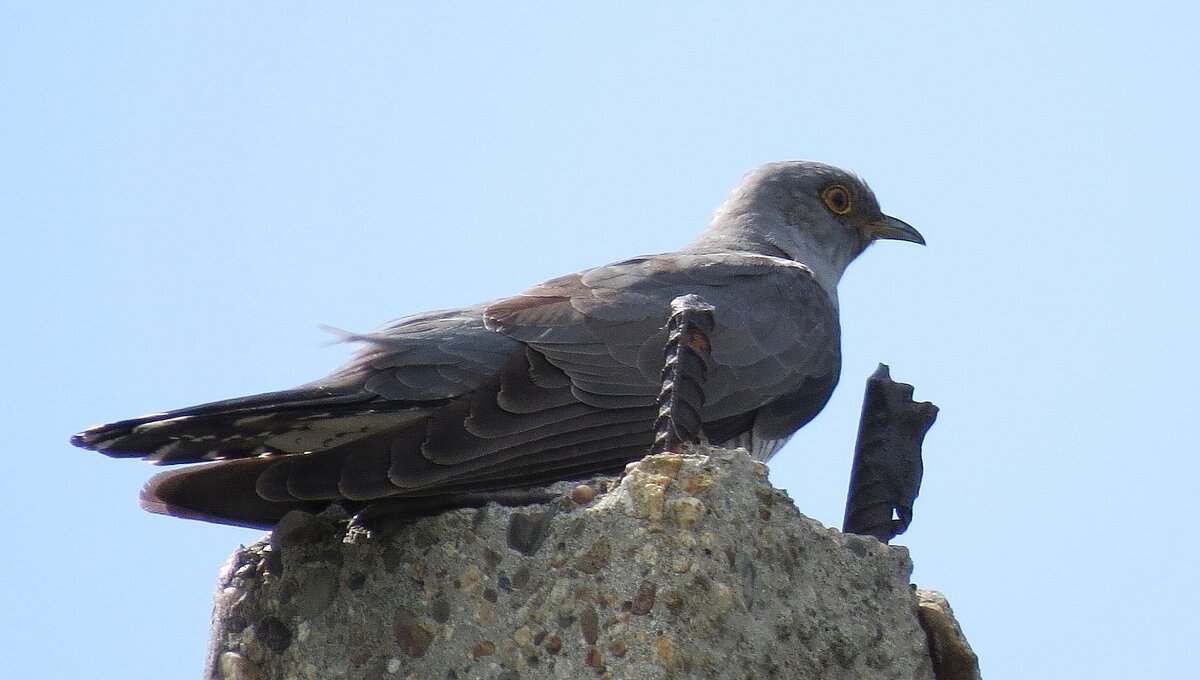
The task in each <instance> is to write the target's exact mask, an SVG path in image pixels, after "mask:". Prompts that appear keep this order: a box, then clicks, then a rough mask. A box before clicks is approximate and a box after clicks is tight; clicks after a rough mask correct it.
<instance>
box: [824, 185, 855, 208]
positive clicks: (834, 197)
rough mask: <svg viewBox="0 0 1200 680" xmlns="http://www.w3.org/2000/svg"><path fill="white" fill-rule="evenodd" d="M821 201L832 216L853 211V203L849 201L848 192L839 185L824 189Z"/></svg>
mask: <svg viewBox="0 0 1200 680" xmlns="http://www.w3.org/2000/svg"><path fill="white" fill-rule="evenodd" d="M821 200H822V201H824V202H825V207H826V208H829V212H831V213H833V214H834V215H845V214H847V213H849V212H850V211H851V210H853V209H854V201H852V200H851V199H850V191H849V190H848V189H846V187H844V186H842V185H841V184H834V185H833V186H829V187H826V188H825V189H824V190H823V191H822V192H821Z"/></svg>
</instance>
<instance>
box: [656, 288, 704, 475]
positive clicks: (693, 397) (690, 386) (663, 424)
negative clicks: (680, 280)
mask: <svg viewBox="0 0 1200 680" xmlns="http://www.w3.org/2000/svg"><path fill="white" fill-rule="evenodd" d="M713 325H714V319H713V306H712V305H710V304H708V303H707V302H705V301H704V299H703V298H701V297H700V296H699V295H680V296H679V297H677V298H675V299H674V300H672V301H671V318H670V320H669V321H668V322H667V344H666V348H665V349H664V352H663V354H664V358H663V370H662V390H661V391H660V392H659V395H658V418H657V419H656V420H655V421H654V443H653V444H652V445H651V446H650V453H662V452H664V451H671V450H673V449H675V448H677V447H678V446H679V445H680V444H684V443H699V442H701V441H703V440H704V430H703V424H702V423H701V422H700V407H701V406H703V405H704V380H705V378H706V377H707V376H708V361H709V357H710V356H711V355H712V345H711V344H710V342H709V334H710V333H712V329H713Z"/></svg>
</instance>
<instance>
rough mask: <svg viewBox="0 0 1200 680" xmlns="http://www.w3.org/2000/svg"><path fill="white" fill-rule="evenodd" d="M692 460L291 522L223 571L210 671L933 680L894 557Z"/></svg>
mask: <svg viewBox="0 0 1200 680" xmlns="http://www.w3.org/2000/svg"><path fill="white" fill-rule="evenodd" d="M694 451H696V453H691V454H674V453H667V454H661V455H655V456H649V457H647V458H646V459H644V460H642V461H641V462H639V463H635V464H631V465H630V466H629V467H628V468H627V470H626V472H625V474H624V475H623V476H621V477H619V478H616V479H614V480H609V481H608V482H607V483H604V482H594V483H592V484H591V485H583V486H577V485H576V484H566V483H562V484H559V485H556V487H553V488H556V489H557V490H559V491H560V492H561V496H560V497H559V498H558V499H557V500H555V501H553V502H551V503H548V504H544V505H532V506H525V507H515V508H514V507H503V506H499V505H495V504H491V505H488V506H486V507H483V508H471V509H461V510H453V511H449V512H445V513H442V514H440V515H436V516H431V517H424V518H420V519H416V520H411V521H405V522H402V523H397V524H396V525H394V526H390V527H383V528H376V529H373V530H372V531H369V532H368V531H364V530H361V529H356V528H354V527H350V528H349V529H347V528H346V526H345V525H344V524H340V523H337V522H335V521H331V520H330V519H329V518H326V517H323V516H312V515H299V514H296V515H295V516H289V517H288V518H287V519H286V520H285V521H284V522H283V523H282V524H281V525H280V527H279V528H277V529H276V531H275V532H274V533H273V534H272V536H271V537H269V538H268V539H264V540H262V541H260V542H258V543H256V544H254V545H251V546H249V547H246V548H243V549H241V550H239V551H238V552H236V553H235V554H234V555H233V556H232V557H231V558H230V561H229V563H228V564H227V565H226V566H225V568H224V570H223V571H222V574H221V579H220V585H219V587H218V591H217V596H216V603H215V609H214V615H213V630H212V640H211V643H210V644H211V648H210V654H209V668H208V671H207V673H208V677H210V678H222V679H224V680H235V679H236V680H251V679H253V680H268V679H275V678H411V679H414V680H415V679H418V678H422V679H430V680H445V679H452V678H461V679H464V680H465V679H467V678H502V679H505V680H517V679H518V678H520V679H527V680H528V679H540V678H588V677H599V678H639V679H640V678H651V679H652V678H906V679H912V678H931V679H932V678H934V667H933V663H932V661H931V657H930V653H929V643H928V642H927V635H926V632H925V631H924V630H923V629H922V627H921V624H920V623H919V621H918V616H917V601H916V597H915V595H914V591H913V589H912V588H911V586H910V584H909V580H908V578H909V574H910V572H911V569H912V564H911V562H910V561H909V557H908V552H907V551H906V550H905V549H904V548H902V547H889V546H886V545H883V544H882V543H880V542H879V541H877V540H875V539H874V538H868V537H862V536H855V535H848V534H842V533H840V532H837V531H835V530H831V529H826V528H824V527H822V526H821V525H820V524H818V523H816V522H814V521H812V520H810V519H808V518H806V517H804V516H803V515H801V514H800V513H799V512H797V510H796V508H795V506H794V505H793V504H792V502H791V500H790V499H789V498H788V497H787V495H786V494H785V493H784V492H782V491H779V490H777V489H774V488H772V487H771V486H770V484H768V483H767V480H766V467H765V466H764V465H762V464H761V463H756V462H753V461H751V460H750V458H749V457H748V456H747V455H746V454H745V452H743V451H727V450H721V449H709V448H697V449H694ZM606 484H610V485H611V486H612V488H611V489H606V488H605V485H606ZM946 611H948V609H947V610H946ZM960 637H961V635H960ZM964 644H965V641H964ZM968 649H969V647H968Z"/></svg>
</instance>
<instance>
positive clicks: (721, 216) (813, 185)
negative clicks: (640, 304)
mask: <svg viewBox="0 0 1200 680" xmlns="http://www.w3.org/2000/svg"><path fill="white" fill-rule="evenodd" d="M880 239H891V240H897V241H910V242H912V243H920V244H922V245H924V243H925V239H924V238H923V237H922V236H921V234H920V233H919V232H918V231H917V230H916V229H914V228H912V227H911V226H909V225H908V224H905V223H904V222H902V221H900V220H898V219H896V218H894V217H889V216H888V215H885V214H883V212H882V211H881V210H880V208H879V201H878V200H876V199H875V194H874V193H873V192H872V191H871V189H870V188H868V187H867V185H866V184H865V183H863V181H862V180H860V179H859V178H858V177H855V176H854V175H853V174H851V173H849V172H846V171H845V170H842V169H840V168H835V167H833V166H831V165H825V164H823V163H814V162H811V161H785V162H780V163H768V164H766V165H763V166H760V167H758V168H756V169H754V170H753V171H751V172H750V173H749V174H747V175H746V176H745V177H744V178H743V179H742V181H741V182H740V183H739V184H738V185H737V186H736V187H734V189H733V191H732V192H731V193H730V195H729V198H727V199H726V200H725V202H724V203H723V204H722V205H721V207H720V208H718V210H717V212H716V215H714V216H713V220H712V222H711V223H710V224H709V226H708V229H706V230H705V232H704V234H702V235H701V237H700V238H699V239H697V241H696V243H694V244H693V247H696V246H703V245H706V246H708V247H712V246H724V247H731V248H735V249H745V250H751V251H753V252H761V253H764V254H768V255H775V256H778V257H785V258H787V259H790V260H795V261H797V262H801V263H803V264H806V265H808V266H809V267H811V268H812V269H813V271H814V272H815V273H816V274H817V277H818V279H820V280H821V282H822V284H823V285H825V286H826V288H829V289H830V290H831V292H832V288H833V286H836V285H837V281H838V280H839V279H840V278H841V275H842V272H843V271H845V269H846V266H847V265H849V264H850V262H851V261H853V260H854V258H856V257H858V255H859V254H860V253H862V252H863V251H864V250H866V249H867V246H869V245H871V244H872V243H874V242H875V241H877V240H880Z"/></svg>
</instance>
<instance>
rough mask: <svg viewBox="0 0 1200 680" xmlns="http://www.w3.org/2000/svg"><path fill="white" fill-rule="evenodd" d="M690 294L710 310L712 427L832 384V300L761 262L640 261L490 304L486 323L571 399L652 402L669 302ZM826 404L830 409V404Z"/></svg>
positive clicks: (734, 257) (793, 267)
mask: <svg viewBox="0 0 1200 680" xmlns="http://www.w3.org/2000/svg"><path fill="white" fill-rule="evenodd" d="M688 293H694V294H697V295H700V296H701V297H702V298H704V299H705V301H707V302H708V303H709V304H711V305H713V307H714V318H715V327H714V329H713V332H712V334H711V338H710V340H711V344H712V366H711V367H710V371H709V374H708V378H707V381H706V382H705V386H704V389H705V407H704V412H703V414H702V415H703V418H704V420H705V422H706V423H716V422H728V420H729V419H737V418H738V417H739V416H744V415H746V414H751V415H752V414H753V412H754V411H755V410H756V409H759V408H761V407H763V406H765V405H767V404H769V403H771V402H773V401H775V400H777V399H779V398H781V397H784V396H788V395H792V394H795V393H796V392H797V391H798V390H801V389H802V388H803V387H804V385H805V384H806V383H807V382H811V381H813V380H814V379H817V378H824V377H825V376H828V375H830V374H832V375H833V376H836V374H837V372H838V368H839V328H838V317H837V310H836V307H835V306H834V303H833V301H832V300H831V299H830V298H829V295H828V294H827V293H826V292H825V290H824V289H823V288H822V287H821V286H820V285H819V284H818V283H817V281H816V280H815V278H814V277H813V275H812V272H811V270H809V269H808V268H807V267H805V266H804V265H801V264H798V263H795V262H792V261H790V260H785V259H781V258H776V257H770V256H765V255H757V254H750V253H713V254H692V253H681V254H671V255H660V256H651V257H642V258H635V259H632V260H627V261H625V262H621V263H617V264H614V265H609V266H606V267H599V268H596V269H591V270H587V271H584V272H580V273H578V274H572V275H570V276H565V277H561V278H558V279H554V280H552V281H548V282H546V283H544V284H542V285H539V286H536V287H534V288H532V289H530V290H529V291H526V292H525V293H522V294H521V295H517V296H514V297H511V298H507V299H504V300H501V301H498V302H496V303H493V304H491V305H489V306H488V307H487V308H486V309H485V311H484V321H485V323H486V324H487V326H488V327H489V328H492V329H495V330H497V331H499V332H501V333H503V334H505V335H507V336H509V337H511V338H514V339H516V340H520V341H521V342H523V343H526V344H527V345H529V346H530V347H532V348H534V349H535V350H537V351H538V352H539V353H541V354H542V355H544V356H545V357H546V359H547V361H549V362H550V363H551V364H553V365H554V366H556V367H558V368H559V369H561V370H562V371H563V372H564V373H566V375H567V376H569V378H570V380H571V383H572V392H573V394H574V395H575V397H576V398H577V399H579V400H580V401H581V402H583V403H585V404H591V405H595V406H600V407H610V406H614V405H628V404H634V403H636V404H652V403H653V402H654V400H655V397H656V396H657V393H658V391H659V375H660V372H661V370H662V362H663V347H664V345H665V342H666V322H667V319H668V318H669V316H670V303H671V300H673V299H674V298H676V297H678V296H680V295H684V294H688ZM835 380H836V378H835ZM818 396H819V399H820V403H821V404H824V400H825V398H826V397H827V396H828V395H827V393H825V394H821V395H818ZM814 398H817V397H814ZM734 434H736V433H734ZM710 438H712V439H713V440H714V441H720V440H721V438H719V437H714V436H712V435H710Z"/></svg>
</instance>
